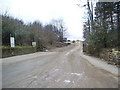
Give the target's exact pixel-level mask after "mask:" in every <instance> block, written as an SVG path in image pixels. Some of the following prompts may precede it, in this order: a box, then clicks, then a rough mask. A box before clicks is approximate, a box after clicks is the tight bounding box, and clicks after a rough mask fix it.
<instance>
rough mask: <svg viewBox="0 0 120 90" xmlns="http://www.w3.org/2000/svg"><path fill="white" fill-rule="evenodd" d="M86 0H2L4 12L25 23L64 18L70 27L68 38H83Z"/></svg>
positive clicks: (0, 2) (0, 4) (45, 21)
mask: <svg viewBox="0 0 120 90" xmlns="http://www.w3.org/2000/svg"><path fill="white" fill-rule="evenodd" d="M85 1H86V0H81V1H80V0H0V9H1V8H2V13H4V12H5V11H7V12H8V14H9V15H10V16H13V17H15V18H18V19H22V20H23V21H24V22H25V23H28V22H33V21H35V20H39V21H41V22H42V23H43V24H45V23H49V22H50V21H51V20H52V19H59V18H62V19H63V20H64V22H65V25H66V27H67V29H68V39H72V40H76V39H80V40H82V39H83V16H84V11H85V9H84V8H80V7H78V6H77V5H76V4H82V5H83V2H85Z"/></svg>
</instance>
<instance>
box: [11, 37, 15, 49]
mask: <svg viewBox="0 0 120 90" xmlns="http://www.w3.org/2000/svg"><path fill="white" fill-rule="evenodd" d="M10 45H11V47H15V38H14V37H10Z"/></svg>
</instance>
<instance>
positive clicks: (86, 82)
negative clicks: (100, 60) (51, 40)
mask: <svg viewBox="0 0 120 90" xmlns="http://www.w3.org/2000/svg"><path fill="white" fill-rule="evenodd" d="M81 48H82V47H81V44H80V43H77V44H72V45H70V46H67V47H63V48H59V49H54V50H52V51H51V52H38V53H34V54H29V55H21V56H15V57H10V58H5V59H3V67H2V69H3V73H2V75H3V76H2V79H3V81H2V84H3V88H118V80H117V79H116V77H115V76H114V75H112V74H110V73H109V72H107V71H105V70H102V69H100V68H97V67H94V66H93V65H92V64H90V63H89V62H88V61H87V60H86V59H84V58H83V57H82V54H81V52H82V51H81V50H82V49H81Z"/></svg>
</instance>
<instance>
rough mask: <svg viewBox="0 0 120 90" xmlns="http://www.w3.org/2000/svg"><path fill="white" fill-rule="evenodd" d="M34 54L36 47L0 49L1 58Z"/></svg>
mask: <svg viewBox="0 0 120 90" xmlns="http://www.w3.org/2000/svg"><path fill="white" fill-rule="evenodd" d="M34 52H36V47H32V46H22V47H20V46H16V47H2V58H5V57H10V56H16V55H23V54H29V53H34Z"/></svg>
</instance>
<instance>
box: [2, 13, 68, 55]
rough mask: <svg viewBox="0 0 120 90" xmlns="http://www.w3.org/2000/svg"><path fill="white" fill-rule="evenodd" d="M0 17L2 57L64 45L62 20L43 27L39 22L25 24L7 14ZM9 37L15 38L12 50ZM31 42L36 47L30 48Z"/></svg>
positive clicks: (64, 31) (64, 32)
mask: <svg viewBox="0 0 120 90" xmlns="http://www.w3.org/2000/svg"><path fill="white" fill-rule="evenodd" d="M1 17H2V47H1V48H2V54H3V56H2V57H8V56H14V55H20V54H25V53H33V52H35V51H44V50H47V49H51V48H54V47H62V46H64V45H65V44H64V41H66V38H65V34H66V28H65V26H64V22H63V20H62V19H59V20H53V21H51V23H49V24H46V25H43V24H42V23H41V22H40V21H34V22H33V23H28V24H25V23H24V22H23V21H22V20H19V19H16V18H14V17H11V16H9V15H7V14H4V15H1ZM10 37H14V38H15V46H16V47H14V48H12V47H10ZM32 42H36V47H32ZM28 49H29V50H28Z"/></svg>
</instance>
